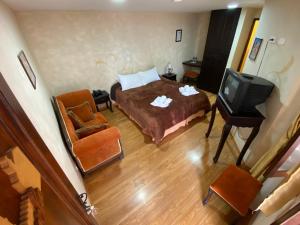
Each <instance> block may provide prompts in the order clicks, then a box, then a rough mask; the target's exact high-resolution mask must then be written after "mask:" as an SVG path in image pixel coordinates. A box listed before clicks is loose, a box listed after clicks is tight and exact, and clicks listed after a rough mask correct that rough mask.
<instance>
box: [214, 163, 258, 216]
mask: <svg viewBox="0 0 300 225" xmlns="http://www.w3.org/2000/svg"><path fill="white" fill-rule="evenodd" d="M261 186H262V185H261V183H260V182H259V181H257V180H256V179H255V178H254V177H252V176H251V175H250V174H249V173H248V172H247V171H245V170H242V169H240V168H238V167H237V166H234V165H230V166H229V167H228V168H227V169H226V170H225V171H224V172H223V174H222V175H221V176H220V177H219V178H218V179H217V180H216V181H215V182H214V183H213V184H211V185H210V188H211V190H213V191H214V192H215V193H216V194H218V195H219V196H220V197H221V198H222V199H223V200H224V201H226V202H227V203H228V204H229V205H230V206H231V207H232V208H234V209H235V210H236V211H237V212H238V213H239V214H240V215H243V216H244V215H246V214H247V213H248V209H249V206H250V204H251V202H252V201H253V200H254V198H255V197H256V195H257V193H258V192H259V190H260V189H261Z"/></svg>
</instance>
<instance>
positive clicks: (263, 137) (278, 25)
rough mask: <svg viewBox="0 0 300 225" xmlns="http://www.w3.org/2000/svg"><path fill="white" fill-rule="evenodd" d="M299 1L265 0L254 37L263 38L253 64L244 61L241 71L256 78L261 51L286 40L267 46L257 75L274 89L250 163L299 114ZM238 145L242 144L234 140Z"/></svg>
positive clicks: (263, 110) (265, 109)
mask: <svg viewBox="0 0 300 225" xmlns="http://www.w3.org/2000/svg"><path fill="white" fill-rule="evenodd" d="M299 11H300V1H297V0H286V1H281V0H267V1H266V3H265V6H264V8H263V11H262V14H261V17H260V25H259V28H258V30H257V35H256V36H257V37H259V38H263V40H264V41H263V44H262V46H261V50H260V51H259V54H258V56H257V59H256V60H255V61H252V60H249V58H248V59H247V61H246V64H245V68H244V72H245V73H249V74H254V75H256V74H257V72H258V68H259V64H260V62H261V60H262V55H263V51H264V48H265V46H266V44H267V40H268V39H269V38H270V37H276V38H277V39H278V38H285V39H286V43H285V45H275V44H269V46H268V49H267V50H266V54H265V57H264V59H263V63H262V67H261V69H260V72H259V74H258V75H259V76H260V77H264V78H266V79H268V80H270V81H272V82H273V83H274V84H275V85H276V87H275V90H273V93H272V95H271V96H270V97H269V99H268V100H267V102H266V103H265V104H264V105H262V106H261V107H259V108H260V110H261V111H262V112H264V114H265V115H266V120H265V121H264V123H263V126H262V128H261V131H260V133H259V134H258V136H257V137H256V139H255V140H254V142H253V144H252V145H251V146H250V148H251V151H250V152H249V156H248V158H247V162H248V163H249V164H253V163H254V162H255V161H256V160H257V159H258V158H259V157H260V156H261V155H262V154H263V153H264V152H265V151H267V150H268V149H269V148H270V147H272V146H273V145H274V144H275V143H276V142H277V141H278V140H279V138H280V137H281V135H283V134H284V132H285V131H286V129H287V128H288V127H289V125H290V123H291V122H292V120H293V119H294V118H295V117H296V115H297V114H299V112H300V101H299V96H300V61H299V59H300V45H299V37H300V29H299V23H298V21H300V14H299ZM235 139H236V140H237V142H238V143H240V146H241V144H242V143H243V142H241V140H240V139H239V137H238V136H236V137H235Z"/></svg>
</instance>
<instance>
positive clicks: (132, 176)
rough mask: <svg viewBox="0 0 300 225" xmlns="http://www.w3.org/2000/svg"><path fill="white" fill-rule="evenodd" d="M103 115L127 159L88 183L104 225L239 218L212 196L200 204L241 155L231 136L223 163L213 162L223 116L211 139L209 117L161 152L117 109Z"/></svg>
mask: <svg viewBox="0 0 300 225" xmlns="http://www.w3.org/2000/svg"><path fill="white" fill-rule="evenodd" d="M212 98H213V97H212ZM103 113H104V114H105V116H106V117H107V118H108V120H109V121H110V123H111V124H113V125H115V126H117V127H118V128H119V129H120V130H121V134H122V144H123V148H124V150H125V158H124V159H123V160H121V161H120V160H117V161H115V162H114V163H112V164H111V165H109V166H108V167H106V168H104V169H101V170H98V171H96V172H94V173H93V174H91V175H90V176H88V177H86V178H85V184H86V188H87V190H88V193H89V197H90V200H91V202H92V204H94V205H95V207H96V208H97V209H98V214H97V215H96V219H97V220H98V221H99V224H101V225H114V224H145V225H148V224H157V225H159V224H164V225H169V224H180V225H181V224H191V225H193V224H218V225H222V224H228V223H230V222H231V221H232V218H233V217H234V213H233V212H232V210H231V209H230V207H229V206H227V205H226V204H225V203H224V202H223V201H222V200H221V199H219V198H218V197H216V196H213V197H212V198H211V200H210V202H209V203H208V205H207V206H205V207H204V206H202V204H201V199H202V198H203V197H204V196H205V195H206V192H207V189H208V186H209V184H210V183H211V182H213V181H214V180H215V179H216V178H217V177H218V175H219V174H220V173H221V172H222V171H223V170H224V169H225V168H226V166H227V165H229V164H232V163H235V160H236V158H237V155H238V153H237V147H236V145H235V143H234V141H233V139H232V137H231V136H229V137H228V140H227V142H226V144H225V145H224V151H223V153H222V155H221V157H220V159H219V162H218V163H217V164H213V162H212V158H213V156H214V154H215V150H216V148H217V145H218V143H219V138H220V136H221V132H222V127H223V120H222V118H221V117H220V116H219V115H217V117H216V121H215V126H214V128H213V130H212V132H211V136H210V137H209V139H206V138H205V132H206V129H207V126H208V121H209V118H210V113H209V114H208V118H205V119H203V120H195V121H193V122H192V123H191V124H190V125H189V126H187V127H185V128H182V129H180V130H179V131H177V132H176V133H174V134H171V135H170V136H169V137H167V138H166V139H165V140H164V141H163V142H162V143H161V144H160V145H159V146H156V145H155V144H153V143H152V142H151V141H150V138H148V137H145V136H144V135H143V134H142V133H141V131H140V129H139V128H138V127H137V126H136V125H135V123H133V122H132V121H131V120H129V119H128V117H127V116H126V115H125V114H123V113H122V112H121V111H120V110H118V109H117V108H116V107H115V108H114V112H113V113H111V112H110V111H108V110H105V111H104V112H103Z"/></svg>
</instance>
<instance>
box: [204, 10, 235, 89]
mask: <svg viewBox="0 0 300 225" xmlns="http://www.w3.org/2000/svg"><path fill="white" fill-rule="evenodd" d="M240 13H241V9H233V10H214V11H212V12H211V18H210V24H209V29H208V34H207V41H206V45H205V50H204V55H203V61H202V66H201V73H200V77H199V82H198V87H199V88H201V89H204V90H206V91H209V92H213V93H217V92H218V90H219V87H220V84H221V81H222V78H223V74H224V71H225V68H226V64H227V59H228V56H229V53H230V50H231V45H232V41H233V38H234V35H235V31H236V27H237V24H238V20H239V17H240Z"/></svg>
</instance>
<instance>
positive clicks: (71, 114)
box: [68, 110, 84, 130]
mask: <svg viewBox="0 0 300 225" xmlns="http://www.w3.org/2000/svg"><path fill="white" fill-rule="evenodd" d="M68 116H69V118H70V120H71V121H72V123H73V126H74V128H75V130H76V129H79V128H81V127H84V122H83V121H82V119H80V118H79V116H77V115H76V114H75V113H74V112H73V111H72V110H69V111H68Z"/></svg>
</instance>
